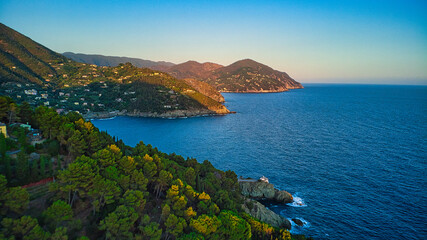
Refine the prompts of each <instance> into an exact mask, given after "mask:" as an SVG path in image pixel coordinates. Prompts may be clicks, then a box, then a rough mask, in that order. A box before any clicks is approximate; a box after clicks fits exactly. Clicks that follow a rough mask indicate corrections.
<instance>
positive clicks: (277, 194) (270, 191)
mask: <svg viewBox="0 0 427 240" xmlns="http://www.w3.org/2000/svg"><path fill="white" fill-rule="evenodd" d="M239 185H240V190H241V192H242V194H243V195H244V196H246V197H250V198H266V199H269V200H273V201H276V202H279V203H291V202H292V201H293V197H292V195H291V194H290V193H288V192H286V191H281V190H278V189H276V188H274V185H273V184H271V183H268V182H263V181H256V180H252V179H239Z"/></svg>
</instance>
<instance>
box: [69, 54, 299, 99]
mask: <svg viewBox="0 0 427 240" xmlns="http://www.w3.org/2000/svg"><path fill="white" fill-rule="evenodd" d="M64 55H65V56H67V57H70V58H72V59H73V60H75V61H79V62H83V63H89V64H97V65H101V66H116V65H118V64H119V63H125V62H127V61H129V62H130V63H132V64H136V63H137V62H138V63H139V64H141V65H142V64H145V65H144V66H145V67H148V68H151V69H153V70H158V71H163V72H167V73H169V74H170V75H172V76H174V77H176V78H178V79H194V80H198V81H202V82H205V83H208V84H209V85H211V86H212V87H214V88H215V89H216V90H218V91H220V92H283V91H287V90H289V89H296V88H303V86H302V85H301V84H300V83H299V82H297V81H295V80H294V79H292V78H291V77H290V76H289V75H288V74H287V73H285V72H280V71H277V70H274V69H272V68H271V67H269V66H266V65H264V64H261V63H258V62H256V61H254V60H251V59H244V60H240V61H237V62H235V63H233V64H231V65H228V66H222V65H220V64H216V63H211V62H207V63H199V62H196V61H188V62H185V63H181V64H176V65H175V64H173V63H169V62H153V61H149V60H143V59H136V58H123V57H109V56H102V55H86V54H73V53H64ZM187 82H188V80H187ZM192 82H194V83H196V82H195V81H192ZM188 83H189V84H190V82H188ZM198 85H200V84H198ZM210 97H213V95H210ZM213 98H214V97H213Z"/></svg>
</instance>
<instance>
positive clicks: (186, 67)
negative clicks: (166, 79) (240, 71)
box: [153, 61, 223, 80]
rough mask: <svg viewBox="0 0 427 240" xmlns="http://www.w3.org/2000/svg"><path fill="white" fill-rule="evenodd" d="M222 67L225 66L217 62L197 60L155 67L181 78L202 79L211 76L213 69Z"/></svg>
mask: <svg viewBox="0 0 427 240" xmlns="http://www.w3.org/2000/svg"><path fill="white" fill-rule="evenodd" d="M221 67H223V66H222V65H219V64H216V63H209V62H206V63H199V62H196V61H188V62H185V63H181V64H177V65H174V66H170V67H164V66H160V67H159V66H155V67H154V68H153V69H157V70H160V71H166V72H167V73H169V74H171V75H172V76H174V77H176V78H179V79H184V78H194V79H199V80H200V79H205V78H209V77H210V76H211V74H212V71H214V70H216V69H219V68H221Z"/></svg>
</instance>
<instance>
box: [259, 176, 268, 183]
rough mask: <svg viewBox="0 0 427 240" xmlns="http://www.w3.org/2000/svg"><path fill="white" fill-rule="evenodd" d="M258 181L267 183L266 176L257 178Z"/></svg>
mask: <svg viewBox="0 0 427 240" xmlns="http://www.w3.org/2000/svg"><path fill="white" fill-rule="evenodd" d="M259 180H260V181H262V182H266V183H268V178H266V177H264V176H262V177H260V178H259Z"/></svg>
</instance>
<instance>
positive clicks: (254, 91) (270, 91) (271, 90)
mask: <svg viewBox="0 0 427 240" xmlns="http://www.w3.org/2000/svg"><path fill="white" fill-rule="evenodd" d="M303 88H304V87H303V86H302V85H301V87H287V88H279V89H266V90H264V89H261V90H245V91H231V90H230V91H227V90H225V91H224V90H219V91H218V92H220V93H280V92H287V91H289V90H293V89H303Z"/></svg>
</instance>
